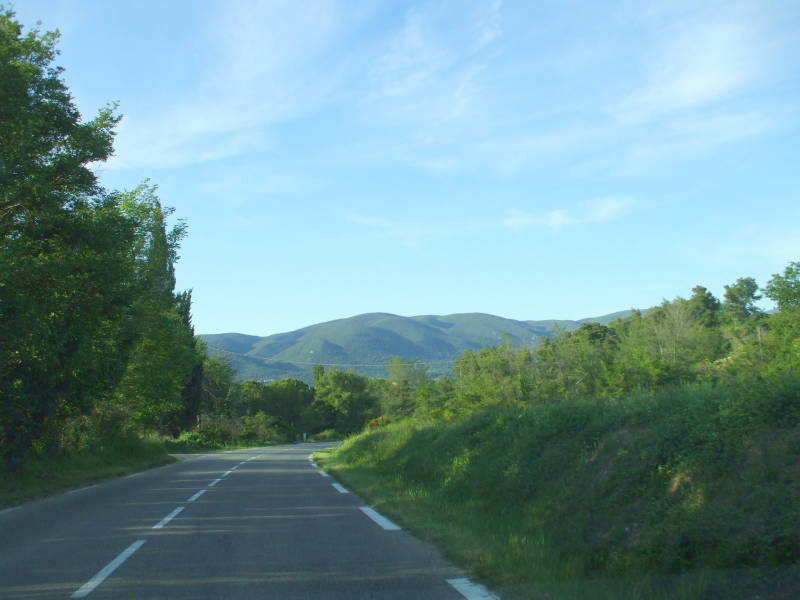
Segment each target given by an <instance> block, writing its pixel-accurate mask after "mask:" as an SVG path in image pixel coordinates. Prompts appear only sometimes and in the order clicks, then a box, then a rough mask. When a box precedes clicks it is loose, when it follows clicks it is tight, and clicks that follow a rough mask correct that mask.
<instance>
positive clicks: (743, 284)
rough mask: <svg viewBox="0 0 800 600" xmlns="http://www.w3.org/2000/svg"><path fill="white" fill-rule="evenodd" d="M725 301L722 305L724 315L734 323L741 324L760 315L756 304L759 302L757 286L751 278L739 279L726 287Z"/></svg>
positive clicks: (759, 296)
mask: <svg viewBox="0 0 800 600" xmlns="http://www.w3.org/2000/svg"><path fill="white" fill-rule="evenodd" d="M724 287H725V301H724V303H723V305H722V307H723V310H724V312H725V314H726V315H727V316H728V317H729V318H730V319H732V320H733V321H734V322H741V321H744V320H746V319H747V318H749V317H752V316H754V315H758V314H761V310H760V309H759V308H758V307H757V306H756V302H757V301H759V300H761V295H760V294H758V284H757V283H756V280H755V279H753V278H752V277H740V278H739V279H737V280H736V283H734V284H732V285H726V286H724Z"/></svg>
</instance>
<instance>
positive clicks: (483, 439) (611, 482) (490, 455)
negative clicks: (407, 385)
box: [319, 376, 800, 600]
mask: <svg viewBox="0 0 800 600" xmlns="http://www.w3.org/2000/svg"><path fill="white" fill-rule="evenodd" d="M798 425H800V379H798V377H796V376H783V377H774V378H772V379H771V380H769V381H756V380H754V381H752V382H750V383H747V384H746V383H742V384H739V385H736V386H730V387H727V388H721V387H717V388H714V387H710V386H703V385H696V386H689V387H681V388H675V389H673V390H662V391H660V392H658V393H655V394H641V395H634V396H631V397H628V398H625V399H623V400H618V401H602V402H593V403H590V402H570V403H560V404H550V405H539V406H531V407H528V408H513V409H505V410H495V411H486V412H484V413H481V414H477V415H474V416H473V417H471V418H469V419H467V420H465V421H462V422H457V423H414V422H401V423H396V424H392V425H389V426H387V427H385V428H382V429H379V430H376V431H372V432H367V433H364V434H362V435H360V436H357V437H354V438H351V439H349V440H347V441H346V442H345V443H344V444H343V445H342V446H341V447H339V448H338V449H336V450H334V451H332V452H331V453H330V454H322V455H321V456H320V457H319V460H320V461H321V462H322V464H323V465H324V466H325V468H326V469H328V470H330V471H331V472H332V473H333V474H334V475H335V476H336V477H337V478H339V479H340V480H341V481H342V482H343V483H345V484H346V485H348V486H350V487H351V488H352V489H353V490H354V491H356V492H357V493H359V494H361V495H362V496H364V497H365V498H366V499H367V500H368V501H369V502H370V503H372V504H373V505H375V506H377V507H379V509H380V510H381V511H384V512H385V513H386V514H387V515H390V516H391V517H393V518H395V519H397V520H398V521H399V522H401V523H403V524H404V525H405V526H406V527H408V528H409V529H410V530H411V531H413V532H415V533H416V534H418V535H419V536H420V537H423V538H427V539H429V540H431V541H433V542H434V543H436V544H437V545H439V547H441V548H443V549H444V551H445V553H446V554H447V555H448V556H449V557H450V558H451V559H452V560H454V561H455V562H457V563H458V564H460V565H462V566H463V567H465V568H466V569H468V570H469V571H470V572H472V573H473V574H474V575H475V576H477V577H478V578H479V579H482V580H484V581H485V582H487V583H489V584H490V585H491V586H495V587H496V588H497V589H498V590H502V593H503V596H504V597H508V598H513V597H519V598H537V599H538V598H541V599H544V598H547V599H554V600H556V599H557V600H563V599H575V600H578V599H580V600H585V599H590V600H594V599H605V598H607V599H614V600H620V599H625V598H641V599H645V598H647V599H651V598H652V599H656V598H663V599H667V598H669V599H678V598H681V599H684V598H685V599H688V598H720V599H722V598H737V599H742V598H759V599H766V598H785V599H788V598H797V597H800V564H799V563H800V462H799V461H798V457H800V427H798Z"/></svg>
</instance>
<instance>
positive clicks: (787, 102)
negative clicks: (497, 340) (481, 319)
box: [14, 0, 800, 335]
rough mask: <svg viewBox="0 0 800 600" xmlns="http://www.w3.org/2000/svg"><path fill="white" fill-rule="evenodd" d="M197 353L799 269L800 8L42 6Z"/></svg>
mask: <svg viewBox="0 0 800 600" xmlns="http://www.w3.org/2000/svg"><path fill="white" fill-rule="evenodd" d="M14 8H15V10H16V12H17V16H18V18H19V19H20V20H21V21H22V22H23V23H25V24H26V25H28V26H33V25H34V24H35V23H36V21H37V20H40V21H42V25H41V27H42V28H43V29H55V28H58V29H60V31H61V33H62V39H61V43H60V46H59V47H60V49H61V56H60V57H59V61H58V62H59V64H61V65H62V66H63V67H65V69H66V71H65V74H64V78H65V80H66V82H67V84H68V86H69V87H70V89H71V91H72V92H73V95H74V96H75V101H76V103H77V105H78V107H79V109H80V110H81V112H82V114H83V115H84V116H85V117H86V118H91V117H92V116H93V115H94V114H96V111H97V110H98V109H99V108H100V107H101V106H103V105H104V104H106V103H107V102H110V101H114V100H117V101H119V102H120V111H121V112H122V113H123V114H124V115H125V116H124V119H123V121H122V123H121V125H120V127H119V133H118V136H117V143H116V155H115V157H114V158H113V159H112V160H111V161H110V162H108V163H106V164H103V165H99V166H98V169H97V170H98V173H99V174H100V177H101V181H102V183H103V184H104V185H105V186H106V187H107V188H110V189H131V188H133V187H134V186H136V185H137V184H138V183H140V182H142V181H143V180H144V179H145V178H149V179H150V180H151V181H152V182H153V183H155V184H157V185H158V186H159V195H160V197H161V199H162V201H163V203H164V204H166V205H169V206H173V207H175V209H176V216H178V217H181V218H184V219H186V221H187V222H188V226H189V234H188V237H187V239H185V240H184V243H183V246H182V251H181V260H180V263H179V264H178V266H177V275H178V287H179V288H181V289H186V288H192V289H193V290H194V292H193V293H194V296H193V297H194V311H193V312H194V320H195V326H196V330H197V331H198V333H221V332H228V331H238V332H242V333H250V334H254V335H268V334H271V333H277V332H281V331H288V330H292V329H296V328H299V327H302V326H306V325H310V324H313V323H317V322H321V321H326V320H331V319H336V318H341V317H346V316H351V315H355V314H359V313H364V312H391V313H396V314H401V315H418V314H450V313H458V312H487V313H492V314H497V315H501V316H504V317H509V318H516V319H548V318H562V319H578V318H584V317H590V316H597V315H602V314H605V313H609V312H613V311H617V310H623V309H626V308H630V307H642V308H643V307H648V306H652V305H654V304H658V303H660V302H661V301H662V299H664V298H668V299H672V298H674V297H676V296H679V295H680V296H688V295H689V294H690V293H691V288H692V287H693V286H694V285H697V284H701V285H705V286H706V287H708V288H709V289H710V290H711V291H712V292H713V293H715V294H716V295H717V296H720V297H721V296H722V294H723V287H722V286H723V285H724V284H729V283H732V282H733V281H735V280H736V278H738V277H741V276H752V277H755V278H756V280H757V281H758V282H759V284H761V285H764V284H765V283H766V281H767V280H768V279H769V277H770V276H771V275H772V274H773V273H776V272H780V271H782V270H783V269H784V267H785V266H786V265H787V263H788V262H789V261H797V260H800V193H798V190H800V159H798V156H799V154H800V153H799V152H798V150H800V136H799V135H798V125H799V124H800V60H798V58H797V57H799V56H800V4H798V3H797V2H795V1H794V0H788V1H786V2H781V1H770V0H761V1H754V2H715V1H713V0H709V1H706V2H696V1H690V2H680V1H665V2H639V1H630V2H628V1H617V2H596V1H593V0H587V1H570V0H566V1H563V0H559V1H537V2H530V1H528V0H519V1H511V0H502V1H501V0H489V1H485V2H481V1H478V0H475V1H467V0H459V1H447V0H443V1H439V2H402V1H384V2H370V1H366V0H360V1H351V0H341V1H335V0H331V1H327V0H308V1H307V2H306V1H304V2H292V1H285V2H282V1H273V2H270V1H260V2H256V1H244V2H240V1H231V0H226V1H224V2H213V1H203V0H192V1H179V0H172V1H170V2H163V1H161V0H160V1H158V2H155V1H151V0H138V1H137V2H122V1H120V0H112V1H110V2H98V1H96V0H91V1H90V0H85V1H80V0H18V1H17V2H16V3H15V5H14Z"/></svg>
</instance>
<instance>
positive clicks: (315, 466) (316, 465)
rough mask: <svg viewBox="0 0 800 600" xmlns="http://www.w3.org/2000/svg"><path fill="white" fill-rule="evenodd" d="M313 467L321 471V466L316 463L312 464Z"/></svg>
mask: <svg viewBox="0 0 800 600" xmlns="http://www.w3.org/2000/svg"><path fill="white" fill-rule="evenodd" d="M311 466H312V467H314V468H315V469H319V465H318V464H317V463H315V462H312V463H311Z"/></svg>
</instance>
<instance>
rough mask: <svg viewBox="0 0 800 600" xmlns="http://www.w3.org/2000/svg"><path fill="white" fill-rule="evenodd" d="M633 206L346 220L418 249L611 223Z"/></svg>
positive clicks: (600, 203) (628, 201)
mask: <svg viewBox="0 0 800 600" xmlns="http://www.w3.org/2000/svg"><path fill="white" fill-rule="evenodd" d="M633 205H634V200H633V199H632V198H627V197H606V198H595V199H593V200H590V201H587V202H583V203H580V204H578V205H577V206H576V207H575V208H573V209H563V208H558V209H553V210H549V211H546V212H543V213H530V212H525V211H521V210H517V209H510V210H507V211H506V212H505V215H504V216H503V217H501V218H499V219H491V218H490V219H486V218H484V219H474V220H471V221H468V220H464V221H449V222H430V221H426V222H425V223H409V222H402V221H397V220H393V219H386V218H379V217H369V216H363V215H350V216H348V217H346V221H347V222H349V223H353V224H356V225H361V226H364V227H366V228H368V229H371V230H374V231H378V232H380V233H381V234H383V235H386V236H388V237H390V238H393V239H395V240H398V241H399V242H401V243H402V244H403V245H404V246H408V247H410V248H416V247H418V246H420V245H422V244H423V243H424V242H426V241H428V240H432V239H441V238H448V237H454V236H460V237H463V236H472V235H477V234H481V233H485V232H491V231H502V230H509V229H510V230H513V231H523V230H526V229H530V228H533V227H545V228H549V229H552V230H554V231H558V230H560V229H563V228H565V227H569V226H574V225H586V224H599V223H607V222H610V221H614V220H616V219H618V218H620V217H622V216H624V215H626V214H627V213H629V212H630V211H631V209H632V207H633Z"/></svg>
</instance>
